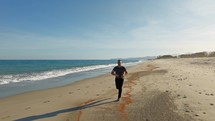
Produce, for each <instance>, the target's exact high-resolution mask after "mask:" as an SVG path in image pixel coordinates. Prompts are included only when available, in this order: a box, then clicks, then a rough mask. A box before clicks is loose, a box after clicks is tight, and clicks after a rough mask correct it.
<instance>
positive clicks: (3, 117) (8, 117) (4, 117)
mask: <svg viewBox="0 0 215 121" xmlns="http://www.w3.org/2000/svg"><path fill="white" fill-rule="evenodd" d="M7 118H10V116H5V117H2V118H1V119H7Z"/></svg>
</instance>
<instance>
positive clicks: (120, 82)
mask: <svg viewBox="0 0 215 121" xmlns="http://www.w3.org/2000/svg"><path fill="white" fill-rule="evenodd" d="M118 82H119V83H118V84H119V85H118V101H119V99H120V98H121V95H122V85H123V82H124V80H123V79H120V80H118Z"/></svg>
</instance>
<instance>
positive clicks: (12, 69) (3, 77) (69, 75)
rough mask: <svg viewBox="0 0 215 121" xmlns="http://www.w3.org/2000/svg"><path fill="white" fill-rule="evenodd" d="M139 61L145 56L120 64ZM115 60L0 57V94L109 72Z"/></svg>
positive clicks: (70, 81) (39, 87) (18, 91)
mask: <svg viewBox="0 0 215 121" xmlns="http://www.w3.org/2000/svg"><path fill="white" fill-rule="evenodd" d="M141 61H144V59H142V60H141V59H124V60H123V65H124V66H125V67H128V66H132V65H135V64H138V63H140V62H141ZM116 62H117V60H116V59H110V60H0V98H3V97H7V96H12V95H16V94H20V93H24V92H29V91H33V90H40V89H47V88H53V87H59V86H63V85H66V84H71V83H73V82H75V81H78V80H81V79H85V78H90V77H95V76H98V75H101V74H105V73H110V72H111V70H112V68H113V67H114V66H116Z"/></svg>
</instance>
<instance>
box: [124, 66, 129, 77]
mask: <svg viewBox="0 0 215 121" xmlns="http://www.w3.org/2000/svg"><path fill="white" fill-rule="evenodd" d="M124 68H125V67H124ZM127 74H128V72H127V70H126V68H125V71H124V75H127Z"/></svg>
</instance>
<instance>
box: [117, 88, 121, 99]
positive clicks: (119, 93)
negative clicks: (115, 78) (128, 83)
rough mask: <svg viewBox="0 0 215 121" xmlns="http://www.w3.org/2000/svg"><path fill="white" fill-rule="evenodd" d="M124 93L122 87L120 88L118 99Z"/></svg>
mask: <svg viewBox="0 0 215 121" xmlns="http://www.w3.org/2000/svg"><path fill="white" fill-rule="evenodd" d="M121 95H122V87H120V88H119V89H118V99H119V98H121Z"/></svg>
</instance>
